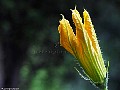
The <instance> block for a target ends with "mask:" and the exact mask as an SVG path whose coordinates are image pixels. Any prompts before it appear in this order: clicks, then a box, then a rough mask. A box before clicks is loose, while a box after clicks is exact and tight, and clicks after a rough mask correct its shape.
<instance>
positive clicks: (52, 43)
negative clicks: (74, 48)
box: [0, 0, 120, 90]
mask: <svg viewBox="0 0 120 90" xmlns="http://www.w3.org/2000/svg"><path fill="white" fill-rule="evenodd" d="M75 5H77V9H78V11H79V12H80V13H81V15H82V12H83V10H84V8H85V9H87V11H88V12H89V13H90V16H91V18H92V22H93V24H94V27H95V30H96V33H97V36H98V39H99V43H100V46H101V49H102V52H103V57H104V59H105V60H106V62H107V60H109V61H110V70H109V90H119V89H120V76H119V74H120V0H99V1H97V0H0V88H2V87H17V88H19V90H97V89H96V88H95V87H94V86H92V85H91V84H90V83H89V82H88V81H85V80H83V79H81V77H80V76H79V75H78V73H77V72H76V71H75V69H74V67H76V66H78V65H77V64H76V63H77V61H76V60H75V58H74V57H73V56H72V55H70V54H69V53H68V52H67V51H66V50H65V49H64V48H62V47H60V45H59V33H58V30H57V27H58V25H59V20H60V19H61V16H60V14H61V13H62V14H63V15H64V16H65V17H66V18H67V19H68V20H69V21H70V23H71V25H72V26H74V25H73V22H72V18H71V11H70V9H74V7H75Z"/></svg>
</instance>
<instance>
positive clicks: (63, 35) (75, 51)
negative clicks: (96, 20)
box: [58, 8, 107, 87]
mask: <svg viewBox="0 0 120 90" xmlns="http://www.w3.org/2000/svg"><path fill="white" fill-rule="evenodd" d="M71 11H72V20H73V22H74V24H75V27H76V34H75V33H74V32H73V29H72V27H71V26H70V23H69V21H68V20H66V19H65V18H64V16H63V15H62V20H60V25H59V26H58V31H59V33H60V45H61V46H63V47H64V48H65V49H66V50H67V51H68V52H70V53H71V54H72V55H73V56H74V57H75V58H76V59H77V60H78V61H79V63H80V66H81V67H82V69H83V70H84V73H85V75H86V76H87V78H89V79H90V81H92V82H93V83H94V84H95V85H96V86H98V87H104V85H105V82H106V77H107V76H106V75H107V69H106V67H105V64H104V60H103V58H102V53H101V50H100V47H99V44H98V40H97V37H96V33H95V29H94V26H93V24H92V22H91V18H90V15H89V13H88V12H87V11H86V10H84V12H83V17H84V20H82V18H81V17H80V14H79V12H78V11H77V10H76V8H75V9H74V10H71Z"/></svg>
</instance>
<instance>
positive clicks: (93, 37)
mask: <svg viewBox="0 0 120 90" xmlns="http://www.w3.org/2000/svg"><path fill="white" fill-rule="evenodd" d="M83 16H84V27H85V30H86V31H87V33H88V35H89V38H90V40H91V42H92V46H93V48H94V49H95V51H96V52H97V53H101V51H100V47H99V44H98V40H97V37H96V33H95V30H94V27H93V24H92V21H91V18H90V16H89V13H88V12H87V11H86V10H84V12H83Z"/></svg>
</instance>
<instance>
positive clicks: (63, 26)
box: [58, 18, 76, 56]
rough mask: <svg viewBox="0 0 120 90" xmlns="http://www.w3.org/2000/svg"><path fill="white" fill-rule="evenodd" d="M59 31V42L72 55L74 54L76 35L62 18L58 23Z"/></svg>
mask: <svg viewBox="0 0 120 90" xmlns="http://www.w3.org/2000/svg"><path fill="white" fill-rule="evenodd" d="M58 30H59V33H60V44H61V45H62V46H63V47H64V48H65V49H66V50H67V51H69V52H70V53H71V54H72V55H74V56H75V52H74V51H75V50H74V49H75V46H76V37H75V35H74V32H73V30H72V27H71V26H70V24H69V21H68V20H66V19H65V18H63V19H62V20H61V21H60V25H59V27H58Z"/></svg>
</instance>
